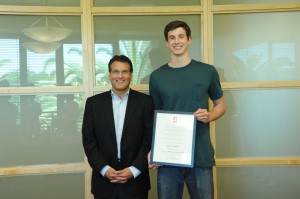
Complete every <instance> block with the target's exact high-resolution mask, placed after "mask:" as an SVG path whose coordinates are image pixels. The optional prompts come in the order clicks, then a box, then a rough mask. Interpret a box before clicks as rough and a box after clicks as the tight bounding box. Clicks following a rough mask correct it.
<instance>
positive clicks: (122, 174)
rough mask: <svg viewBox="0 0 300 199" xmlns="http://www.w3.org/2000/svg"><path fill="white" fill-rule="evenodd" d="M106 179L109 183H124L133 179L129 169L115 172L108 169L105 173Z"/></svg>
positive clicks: (112, 169)
mask: <svg viewBox="0 0 300 199" xmlns="http://www.w3.org/2000/svg"><path fill="white" fill-rule="evenodd" d="M105 177H107V178H108V179H109V180H110V182H111V183H126V182H127V181H128V180H129V179H130V178H133V174H132V173H131V170H130V169H129V168H125V169H122V170H120V171H116V170H115V169H114V168H112V167H110V168H109V169H108V170H107V171H106V173H105Z"/></svg>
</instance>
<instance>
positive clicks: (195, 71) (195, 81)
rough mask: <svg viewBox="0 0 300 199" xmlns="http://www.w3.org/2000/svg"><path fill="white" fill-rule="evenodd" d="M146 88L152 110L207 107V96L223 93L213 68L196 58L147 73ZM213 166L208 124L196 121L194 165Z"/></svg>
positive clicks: (188, 110) (219, 95)
mask: <svg viewBox="0 0 300 199" xmlns="http://www.w3.org/2000/svg"><path fill="white" fill-rule="evenodd" d="M149 87H150V95H151V96H152V98H153V101H154V105H155V109H156V110H166V111H183V112H195V111H196V110H197V109H198V108H202V109H208V99H209V98H210V99H212V100H217V99H220V98H221V97H222V96H223V91H222V89H221V84H220V79H219V75H218V72H217V70H216V69H215V67H213V66H212V65H208V64H205V63H202V62H199V61H196V60H192V61H191V62H190V63H189V64H188V65H186V66H184V67H181V68H172V67H170V66H169V65H168V64H165V65H163V66H162V67H160V68H158V69H157V70H155V71H154V72H153V73H152V74H151V76H150V83H149ZM213 165H215V160H214V149H213V146H212V144H211V140H210V132H209V124H205V123H203V122H199V121H197V124H196V141H195V154H194V166H201V167H211V166H213Z"/></svg>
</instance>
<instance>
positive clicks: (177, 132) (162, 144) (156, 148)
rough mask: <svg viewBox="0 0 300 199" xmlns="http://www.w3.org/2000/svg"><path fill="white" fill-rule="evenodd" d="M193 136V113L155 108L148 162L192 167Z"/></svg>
mask: <svg viewBox="0 0 300 199" xmlns="http://www.w3.org/2000/svg"><path fill="white" fill-rule="evenodd" d="M170 131H172V132H170ZM195 137H196V118H195V116H194V113H192V112H180V111H161V110H155V111H154V124H153V136H152V148H151V156H150V163H151V164H159V165H168V166H179V167H190V168H193V167H194V150H195Z"/></svg>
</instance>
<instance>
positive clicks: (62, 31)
mask: <svg viewBox="0 0 300 199" xmlns="http://www.w3.org/2000/svg"><path fill="white" fill-rule="evenodd" d="M22 31H23V32H24V34H25V35H27V36H28V37H30V38H31V39H34V40H36V41H40V42H56V41H60V40H63V39H64V38H66V37H68V36H69V35H70V34H71V33H72V30H71V29H67V28H60V27H30V28H25V29H23V30H22Z"/></svg>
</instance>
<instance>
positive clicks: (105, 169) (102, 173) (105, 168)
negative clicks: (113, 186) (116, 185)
mask: <svg viewBox="0 0 300 199" xmlns="http://www.w3.org/2000/svg"><path fill="white" fill-rule="evenodd" d="M109 168H110V166H108V165H106V166H105V167H103V169H101V171H100V173H101V175H103V177H105V173H106V171H107V170H108V169H109Z"/></svg>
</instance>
